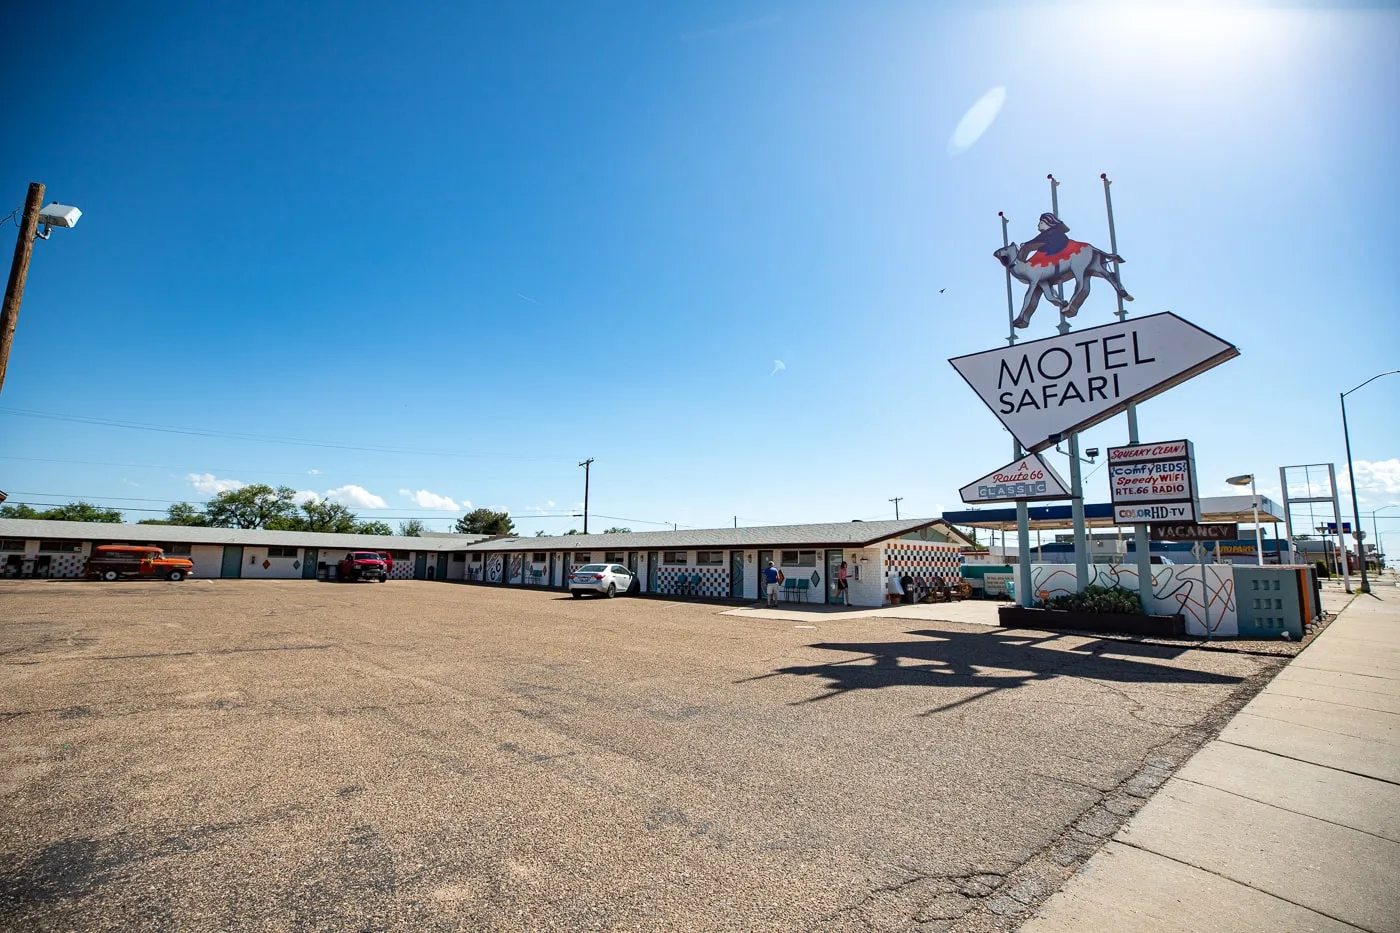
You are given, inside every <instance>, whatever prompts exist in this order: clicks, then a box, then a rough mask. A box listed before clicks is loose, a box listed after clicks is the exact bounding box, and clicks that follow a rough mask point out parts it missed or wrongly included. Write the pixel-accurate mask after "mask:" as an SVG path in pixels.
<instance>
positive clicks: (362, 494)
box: [326, 484, 388, 509]
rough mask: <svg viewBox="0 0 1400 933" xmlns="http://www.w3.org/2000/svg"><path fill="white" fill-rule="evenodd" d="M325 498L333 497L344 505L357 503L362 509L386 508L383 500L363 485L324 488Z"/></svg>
mask: <svg viewBox="0 0 1400 933" xmlns="http://www.w3.org/2000/svg"><path fill="white" fill-rule="evenodd" d="M326 498H327V499H335V500H337V501H339V502H343V503H344V504H345V505H357V506H359V507H360V508H362V509H383V508H387V507H388V506H386V505H385V504H384V500H383V499H381V498H379V497H378V496H376V495H375V494H374V493H372V492H370V491H369V490H368V489H366V488H365V487H363V486H355V485H353V484H351V485H348V486H341V487H339V488H338V489H328V490H326Z"/></svg>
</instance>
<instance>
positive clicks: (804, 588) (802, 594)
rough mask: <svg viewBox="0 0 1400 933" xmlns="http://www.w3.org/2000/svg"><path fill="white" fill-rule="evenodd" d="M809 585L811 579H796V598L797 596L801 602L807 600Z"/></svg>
mask: <svg viewBox="0 0 1400 933" xmlns="http://www.w3.org/2000/svg"><path fill="white" fill-rule="evenodd" d="M810 586H811V581H810V580H798V581H797V598H798V599H799V600H801V601H802V602H804V603H805V602H806V601H807V593H808V592H809V588H810Z"/></svg>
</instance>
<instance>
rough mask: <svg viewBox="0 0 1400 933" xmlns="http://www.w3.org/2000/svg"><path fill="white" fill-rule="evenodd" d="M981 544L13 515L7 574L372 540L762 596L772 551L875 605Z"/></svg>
mask: <svg viewBox="0 0 1400 933" xmlns="http://www.w3.org/2000/svg"><path fill="white" fill-rule="evenodd" d="M972 543H973V542H972V541H971V540H970V539H968V538H966V537H964V536H963V535H962V534H961V533H960V532H958V531H957V530H956V529H955V528H953V527H952V526H951V525H948V524H947V523H946V522H944V521H942V520H941V519H928V518H923V519H905V520H903V521H878V522H862V521H852V522H832V523H826V524H813V525H770V526H761V527H753V528H713V529H700V530H685V531H645V532H624V533H618V534H606V535H604V534H595V535H558V536H553V537H532V538H518V537H496V538H487V537H485V536H481V535H457V534H429V535H425V536H423V537H415V538H405V537H399V536H391V535H337V534H321V533H317V532H302V531H263V530H257V529H237V528H195V527H189V526H182V525H116V524H102V523H93V522H55V521H35V520H29V519H0V574H2V575H3V576H4V577H6V578H12V577H43V578H57V579H76V578H80V577H82V575H83V567H84V565H85V563H86V561H87V558H88V555H90V554H91V553H92V549H93V548H94V547H97V546H98V545H102V544H142V545H157V546H159V547H161V548H163V549H164V550H165V552H166V553H167V554H169V555H172V556H183V557H188V558H189V559H190V560H191V561H192V562H193V563H194V574H193V575H194V577H196V578H203V579H238V578H242V579H305V580H315V579H317V578H318V577H320V578H322V579H325V578H327V577H328V576H331V575H332V574H330V571H331V569H332V568H334V566H335V563H336V562H337V561H338V560H340V559H341V558H343V557H344V556H345V555H346V554H347V553H348V552H350V551H353V550H372V551H387V552H389V553H390V554H392V555H393V558H394V570H393V573H392V575H391V576H392V578H393V579H396V580H408V579H414V580H446V581H462V582H468V583H479V584H486V585H491V584H494V585H497V586H507V587H509V586H520V587H527V586H535V587H548V588H555V589H565V588H566V587H567V582H568V575H569V574H570V573H572V572H573V571H575V570H577V569H578V568H579V567H581V566H583V565H584V564H590V563H616V564H621V565H623V566H625V567H627V568H628V569H629V570H631V571H632V572H633V573H635V574H636V575H637V577H638V582H639V584H640V588H641V592H642V593H643V594H646V595H654V596H695V597H703V598H710V599H743V600H757V599H759V598H761V597H762V596H763V593H764V589H763V587H762V586H761V585H760V580H761V579H762V570H763V568H765V567H767V566H768V562H769V561H770V560H771V561H773V562H774V563H775V564H776V565H777V566H778V567H779V568H780V569H781V570H782V572H783V576H784V578H785V580H784V587H783V593H782V598H783V599H785V600H789V601H795V602H809V603H836V602H839V601H840V600H839V597H838V595H837V589H836V580H837V570H838V568H839V567H840V565H841V562H842V561H845V562H846V568H847V579H848V581H849V584H850V603H851V605H853V606H867V607H874V606H880V605H882V604H883V603H884V602H885V598H886V596H885V594H886V580H887V579H888V578H889V577H890V576H891V575H894V576H896V577H903V576H910V577H915V578H918V577H922V578H924V579H925V580H927V581H929V582H933V581H935V580H936V579H938V578H940V577H941V578H943V579H944V580H955V579H957V578H958V577H960V575H961V571H962V560H963V558H962V554H961V549H962V548H963V547H965V546H967V545H970V544H972Z"/></svg>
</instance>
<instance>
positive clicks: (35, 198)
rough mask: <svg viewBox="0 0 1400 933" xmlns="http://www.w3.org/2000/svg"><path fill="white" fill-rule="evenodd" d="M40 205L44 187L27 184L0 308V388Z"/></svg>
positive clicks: (31, 249) (17, 318) (8, 362)
mask: <svg viewBox="0 0 1400 933" xmlns="http://www.w3.org/2000/svg"><path fill="white" fill-rule="evenodd" d="M43 204H44V186H43V185H42V184H41V183H39V182H37V181H35V182H30V183H29V196H28V197H26V198H25V199H24V215H23V216H22V217H21V218H20V221H19V239H18V240H16V241H15V258H14V261H13V262H11V263H10V280H9V281H8V282H6V283H5V303H4V305H3V306H0V388H3V387H4V385H5V370H6V369H8V368H9V364H10V345H11V344H12V343H14V342H15V324H17V323H18V322H19V302H20V299H21V298H23V297H24V280H25V278H26V277H27V276H28V275H29V257H30V255H32V254H33V252H34V237H35V236H36V235H37V234H38V232H39V208H40V207H42V206H43Z"/></svg>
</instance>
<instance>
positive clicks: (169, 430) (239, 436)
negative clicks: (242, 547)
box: [0, 408, 571, 462]
mask: <svg viewBox="0 0 1400 933" xmlns="http://www.w3.org/2000/svg"><path fill="white" fill-rule="evenodd" d="M0 414H6V415H19V416H21V417H24V418H39V419H43V420H48V421H66V422H71V423H74V424H91V425H97V426H100V427H108V428H124V429H128V430H133V431H155V432H158V433H161V434H183V435H188V436H192V437H216V438H223V439H226V440H239V441H259V442H262V443H267V444H292V445H296V446H300V447H320V448H325V449H328V450H362V451H368V452H371V453H389V454H414V455H416V456H424V457H483V458H497V459H502V460H545V461H551V462H557V461H566V460H569V459H571V458H568V457H550V456H544V455H527V454H501V453H486V452H474V453H468V452H465V451H452V450H422V449H419V448H414V447H388V446H379V445H374V444H340V443H335V442H333V441H309V440H304V439H302V438H296V437H281V436H278V435H272V434H247V433H243V432H240V431H216V430H212V429H208V428H182V427H176V426H174V425H163V424H146V423H143V422H139V421H115V420H112V419H109V418H93V417H89V416H87V415H68V414H63V413H61V412H49V411H36V410H33V409H27V408H0Z"/></svg>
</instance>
